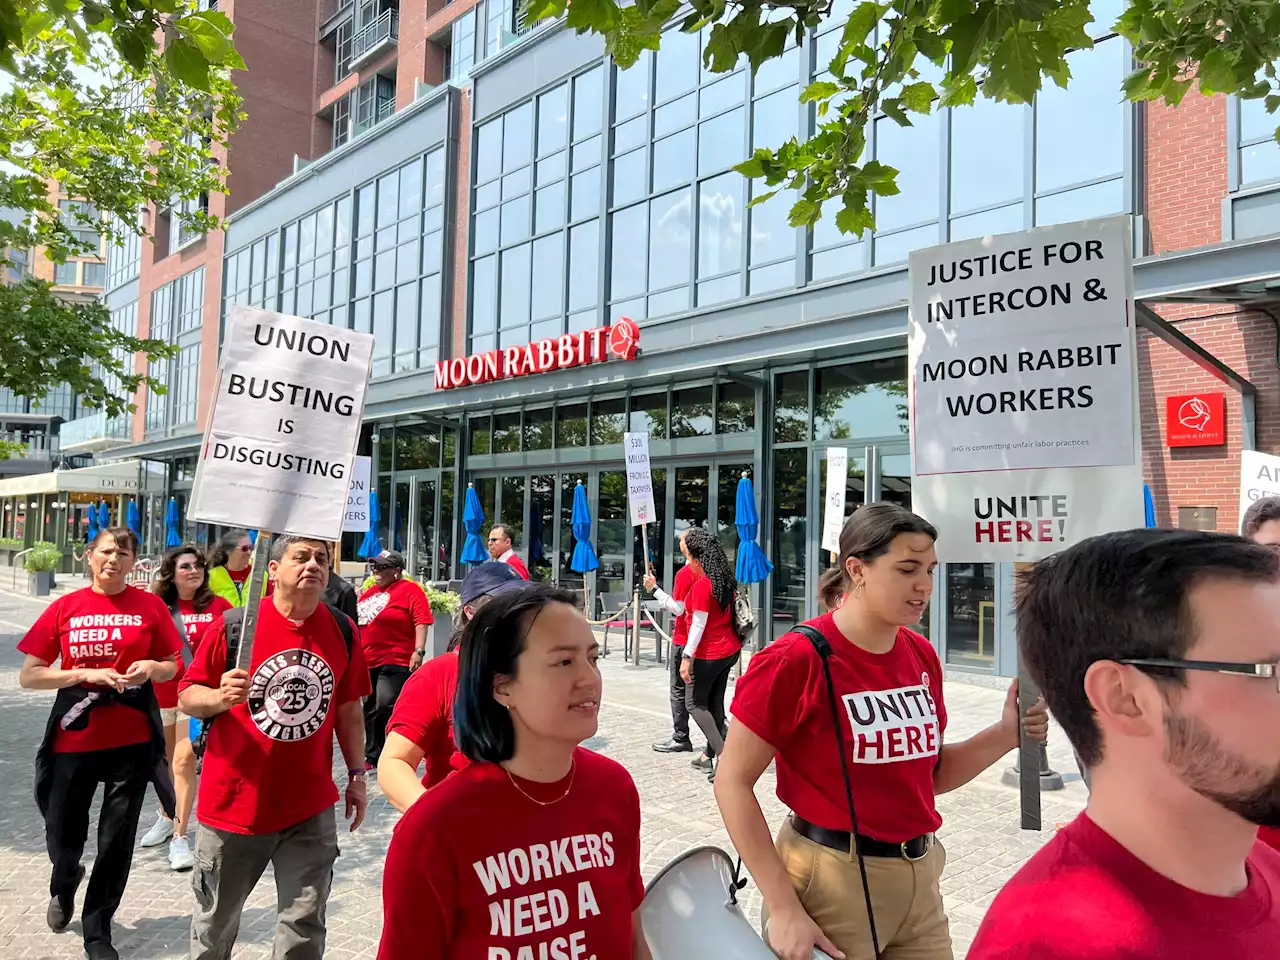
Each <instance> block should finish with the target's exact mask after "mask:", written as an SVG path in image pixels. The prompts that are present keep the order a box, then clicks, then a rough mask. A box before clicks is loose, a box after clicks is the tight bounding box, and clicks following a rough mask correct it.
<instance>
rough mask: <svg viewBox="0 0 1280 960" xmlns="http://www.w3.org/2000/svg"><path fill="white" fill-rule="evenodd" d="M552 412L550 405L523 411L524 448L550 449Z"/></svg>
mask: <svg viewBox="0 0 1280 960" xmlns="http://www.w3.org/2000/svg"><path fill="white" fill-rule="evenodd" d="M553 414H554V411H553V410H552V409H551V408H550V407H543V408H541V409H538V410H526V411H525V412H524V448H525V449H526V450H550V449H551V441H552V420H553ZM504 512H505V510H504Z"/></svg>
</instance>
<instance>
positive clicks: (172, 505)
mask: <svg viewBox="0 0 1280 960" xmlns="http://www.w3.org/2000/svg"><path fill="white" fill-rule="evenodd" d="M181 544H182V533H181V532H180V531H179V530H178V501H177V500H176V499H174V498H173V497H170V498H169V506H168V507H166V508H165V511H164V545H165V547H166V548H168V547H177V546H180V545H181Z"/></svg>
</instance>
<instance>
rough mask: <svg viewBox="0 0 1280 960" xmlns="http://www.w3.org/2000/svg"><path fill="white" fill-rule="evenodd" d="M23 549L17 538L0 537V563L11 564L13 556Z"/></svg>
mask: <svg viewBox="0 0 1280 960" xmlns="http://www.w3.org/2000/svg"><path fill="white" fill-rule="evenodd" d="M22 548H23V544H22V541H21V540H20V539H18V538H17V537H0V562H3V563H13V555H14V554H15V553H18V552H19V551H21V550H22Z"/></svg>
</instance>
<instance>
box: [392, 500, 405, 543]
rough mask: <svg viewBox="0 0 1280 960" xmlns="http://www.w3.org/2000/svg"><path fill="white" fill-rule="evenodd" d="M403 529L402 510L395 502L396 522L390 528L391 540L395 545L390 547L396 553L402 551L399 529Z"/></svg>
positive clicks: (401, 536)
mask: <svg viewBox="0 0 1280 960" xmlns="http://www.w3.org/2000/svg"><path fill="white" fill-rule="evenodd" d="M402 530H404V510H403V508H402V507H401V506H400V504H398V503H397V504H396V522H395V525H394V526H393V528H392V530H391V536H392V542H393V543H394V544H395V546H394V547H393V548H392V549H393V550H395V551H396V552H398V553H404V537H403V535H402V534H401V531H402Z"/></svg>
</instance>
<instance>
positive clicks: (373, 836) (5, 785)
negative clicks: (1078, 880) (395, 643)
mask: <svg viewBox="0 0 1280 960" xmlns="http://www.w3.org/2000/svg"><path fill="white" fill-rule="evenodd" d="M41 609H42V604H40V603H38V602H36V601H33V600H29V599H25V598H18V597H15V596H13V595H11V594H6V593H0V957H4V958H5V960H17V958H42V960H54V958H57V960H62V958H67V960H71V958H77V957H80V956H82V952H81V945H80V937H79V933H80V921H79V919H78V917H77V919H76V920H75V921H74V922H73V923H72V925H71V927H70V928H69V930H68V931H67V932H66V933H64V934H61V935H55V934H52V933H50V932H49V930H48V928H47V927H46V926H45V922H44V913H45V907H46V905H47V902H48V895H47V892H46V891H47V890H48V877H49V874H48V870H49V865H48V859H47V857H46V855H45V851H44V828H43V823H42V822H41V821H40V819H39V816H38V815H37V813H36V810H35V804H34V801H33V799H32V797H31V758H32V756H33V754H34V751H35V746H36V744H37V742H38V741H39V738H40V735H41V733H42V731H43V727H44V722H45V718H46V715H47V708H48V703H49V695H48V694H41V693H32V692H28V691H24V690H21V689H19V688H18V682H17V668H18V666H19V664H20V662H21V658H20V656H19V654H18V653H17V652H16V650H15V649H14V645H15V644H16V643H17V641H18V639H19V637H20V636H21V634H22V632H23V631H24V630H25V629H26V627H27V626H28V625H29V624H30V623H32V622H33V621H34V619H35V617H36V616H38V615H39V612H40V610H41ZM602 672H603V673H604V677H605V694H604V707H603V709H602V710H601V714H600V734H599V736H598V737H596V739H595V740H594V741H593V742H592V743H590V744H589V745H590V746H592V747H593V748H595V749H598V750H600V751H601V752H602V753H605V754H607V755H609V756H611V757H614V758H616V759H617V760H619V761H621V762H622V763H624V764H625V765H626V766H627V768H628V769H629V770H630V771H631V773H632V776H633V777H634V778H635V781H636V785H637V786H638V788H639V791H640V801H641V805H642V812H643V818H644V827H643V830H644V832H643V838H642V854H643V857H644V875H645V879H646V880H647V879H649V878H650V877H652V876H653V875H654V874H655V873H656V872H657V871H658V870H659V869H660V868H661V867H662V866H663V865H664V864H666V863H667V862H668V861H669V860H671V858H672V857H674V856H676V855H677V854H679V853H681V852H682V851H684V850H685V849H687V848H689V847H691V846H695V845H699V844H705V843H713V844H718V845H721V846H724V847H725V848H726V849H729V842H728V838H727V837H726V835H725V833H724V828H723V826H722V825H721V823H720V817H719V814H718V812H717V810H716V806H715V800H714V798H713V796H712V792H711V786H710V784H708V783H707V782H706V780H705V779H704V778H703V777H701V776H699V775H697V774H696V773H695V772H694V771H693V770H691V769H690V768H689V765H688V755H687V754H685V755H677V756H674V757H670V756H661V755H659V754H655V753H654V752H653V751H652V750H651V749H650V748H649V745H650V743H652V742H653V741H654V740H658V739H660V738H662V737H663V736H664V735H665V734H666V733H667V732H669V724H670V717H669V714H668V711H667V705H666V693H665V682H666V668H665V667H659V666H658V665H656V664H654V663H652V662H644V663H642V664H641V665H640V666H639V667H636V666H632V665H629V664H625V663H623V662H622V660H621V654H620V651H617V650H615V652H614V653H613V655H611V656H610V657H609V658H607V659H606V660H604V661H602ZM730 689H731V690H732V688H730ZM1002 701H1003V694H1002V693H1001V692H999V691H996V690H992V689H989V688H984V687H979V686H971V685H969V684H965V683H955V682H953V683H949V684H948V686H947V707H948V713H949V715H950V726H949V727H948V731H947V733H948V739H949V740H950V739H959V738H963V737H964V736H967V735H968V734H970V733H972V732H974V731H976V730H978V729H980V728H982V727H983V726H986V725H987V724H989V723H991V722H993V721H994V720H995V719H996V718H997V717H998V716H999V712H1000V707H1001V703H1002ZM1051 741H1052V742H1051V746H1050V758H1051V761H1052V762H1053V764H1054V766H1055V768H1056V769H1058V770H1060V771H1063V772H1064V774H1065V773H1066V772H1067V771H1071V775H1069V776H1068V778H1067V779H1068V781H1069V782H1068V786H1067V789H1066V790H1064V791H1061V792H1059V793H1055V794H1048V795H1046V796H1045V797H1044V821H1045V824H1046V826H1047V827H1048V828H1049V830H1050V831H1051V830H1052V829H1053V826H1054V824H1055V823H1056V822H1064V821H1066V820H1069V819H1070V818H1071V817H1073V816H1074V815H1075V814H1076V813H1077V812H1078V811H1079V810H1080V809H1081V808H1082V806H1083V804H1084V799H1085V791H1084V787H1083V785H1082V784H1080V783H1079V782H1078V776H1076V775H1075V774H1074V771H1075V767H1074V765H1073V763H1072V759H1071V752H1070V749H1069V747H1067V746H1066V740H1065V738H1064V737H1063V736H1062V734H1061V732H1060V731H1058V730H1056V729H1055V730H1054V732H1053V733H1052V734H1051ZM336 753H337V751H335V754H336ZM339 762H340V758H339ZM1000 773H1001V770H1000V769H994V770H990V771H988V772H987V773H986V774H984V775H983V776H982V777H980V778H979V779H978V780H977V781H975V782H974V783H973V784H970V785H969V786H967V787H965V788H963V789H961V790H958V791H956V792H954V793H952V794H949V795H947V796H945V797H942V798H941V799H940V803H939V805H940V808H941V810H942V814H943V816H944V818H945V821H946V822H945V825H944V826H943V828H942V831H941V833H940V836H941V837H942V839H943V842H944V844H945V846H946V848H947V851H948V865H947V870H946V874H945V876H944V878H943V884H942V888H943V893H944V895H945V897H946V902H947V908H948V913H949V914H950V917H951V930H952V936H953V937H954V939H955V943H956V956H957V958H962V957H963V956H964V954H965V951H966V950H967V948H968V946H969V943H970V941H971V940H972V938H973V935H974V933H975V932H976V929H977V925H978V923H979V922H980V921H981V919H982V915H983V913H984V911H985V910H986V908H987V906H988V905H989V904H990V902H991V899H992V897H993V896H994V894H995V892H996V891H997V890H998V889H999V888H1000V886H1001V885H1002V884H1003V882H1004V881H1005V880H1006V879H1007V878H1008V877H1009V876H1010V875H1011V874H1012V873H1013V871H1014V870H1016V869H1017V867H1018V866H1019V865H1020V864H1021V863H1023V862H1024V861H1025V860H1026V858H1027V857H1028V856H1030V855H1031V854H1032V853H1033V852H1034V851H1035V850H1036V849H1038V848H1039V846H1040V845H1041V844H1043V843H1044V842H1045V841H1046V840H1047V839H1048V838H1049V836H1050V833H1048V832H1045V833H1026V832H1023V831H1022V830H1020V829H1019V827H1018V794H1017V791H1016V790H1015V789H1013V788H1011V787H1006V786H1004V785H1002V784H1001V783H1000ZM766 781H767V782H762V783H761V785H760V789H759V794H760V797H761V800H762V803H763V806H764V809H765V813H766V816H768V818H769V820H770V822H771V823H772V824H774V825H777V824H778V823H779V822H780V821H781V819H782V816H783V810H782V807H781V805H780V804H778V802H777V800H776V799H775V798H774V797H773V779H772V773H769V774H767V775H766ZM150 816H151V814H150V811H148V812H146V813H144V817H143V821H144V822H143V824H142V828H141V829H145V828H146V827H147V826H148V825H149V824H150V822H151V821H150ZM93 817H94V821H95V822H96V818H97V813H96V807H95V811H94V813H93ZM395 820H396V812H395V810H394V809H393V808H392V807H391V806H390V805H389V804H388V803H387V802H386V800H385V799H384V798H383V797H382V795H381V793H380V792H379V791H378V790H377V787H376V785H375V786H371V789H370V809H369V818H368V820H367V821H366V822H365V825H364V826H363V827H362V828H361V829H360V831H359V832H358V833H357V834H355V835H354V836H350V837H347V838H345V839H344V840H343V843H342V857H341V859H340V860H339V861H338V865H337V868H336V875H335V879H334V888H333V896H332V898H331V900H330V903H329V931H330V932H329V947H328V950H327V953H326V956H327V957H328V958H330V960H347V958H356V957H360V958H372V957H373V956H374V954H375V951H376V947H377V941H378V933H379V930H380V928H381V916H382V911H381V898H380V892H379V890H380V883H381V877H382V864H383V859H384V857H385V855H386V849H387V843H388V840H389V838H390V833H391V828H392V826H394V824H395ZM90 832H91V833H92V830H91V831H90ZM164 849H165V848H161V849H160V850H158V851H150V850H148V851H139V852H138V855H137V857H136V858H135V860H134V865H133V874H132V876H131V877H130V880H129V889H128V892H127V893H126V895H125V900H124V903H123V905H122V906H121V908H120V911H119V913H118V914H117V915H116V933H115V942H116V946H117V948H118V949H119V950H120V953H121V955H122V956H123V957H125V958H140V960H143V958H145V960H176V958H179V957H185V956H186V940H187V932H188V928H189V922H190V910H191V896H192V895H191V889H190V880H189V876H190V875H189V874H188V875H175V874H173V873H170V872H169V870H168V864H167V861H166V860H165V857H164ZM93 855H94V841H93V839H92V837H91V838H90V841H89V844H88V847H87V849H86V856H85V860H86V862H88V861H89V859H91V858H92V857H93ZM746 904H747V907H748V909H749V911H750V913H751V916H752V919H753V921H758V919H759V896H758V894H757V893H756V892H755V889H754V887H752V886H749V887H748V888H747V891H746ZM274 916H275V897H274V888H273V885H272V884H271V882H270V873H269V872H268V876H267V877H265V878H264V879H263V881H262V883H260V884H259V885H258V888H257V890H256V891H255V894H254V896H253V897H252V898H251V899H250V901H249V904H248V906H247V907H246V909H245V913H244V920H243V924H242V927H241V935H240V944H239V946H238V947H237V949H236V952H235V954H234V956H235V957H236V958H243V960H249V958H253V960H262V958H268V957H270V947H271V935H272V927H273V922H274Z"/></svg>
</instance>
